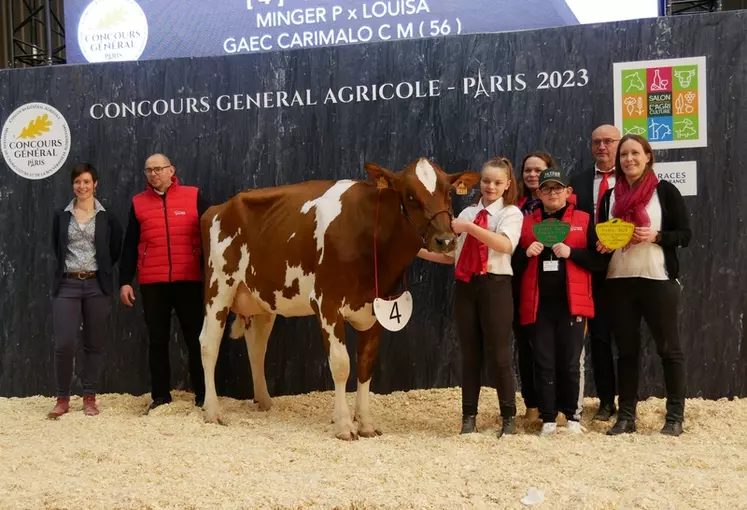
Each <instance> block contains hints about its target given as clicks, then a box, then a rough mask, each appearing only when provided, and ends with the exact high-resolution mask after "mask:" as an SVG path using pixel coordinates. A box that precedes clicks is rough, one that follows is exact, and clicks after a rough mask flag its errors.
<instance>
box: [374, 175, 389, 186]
mask: <svg viewBox="0 0 747 510" xmlns="http://www.w3.org/2000/svg"><path fill="white" fill-rule="evenodd" d="M376 187H377V188H379V189H385V188H388V187H389V183H388V182H387V181H386V179H385V178H384V176H383V175H382V176H381V177H379V178H378V179H376Z"/></svg>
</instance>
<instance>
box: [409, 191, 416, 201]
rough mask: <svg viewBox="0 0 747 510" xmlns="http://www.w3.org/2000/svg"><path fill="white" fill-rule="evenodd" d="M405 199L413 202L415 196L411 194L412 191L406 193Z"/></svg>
mask: <svg viewBox="0 0 747 510" xmlns="http://www.w3.org/2000/svg"><path fill="white" fill-rule="evenodd" d="M407 200H409V201H410V202H414V201H415V197H414V196H413V195H412V193H408V194H407Z"/></svg>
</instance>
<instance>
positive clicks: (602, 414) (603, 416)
mask: <svg viewBox="0 0 747 510" xmlns="http://www.w3.org/2000/svg"><path fill="white" fill-rule="evenodd" d="M616 411H617V409H615V404H614V403H611V404H608V403H605V402H602V403H600V404H599V411H597V414H596V415H594V419H595V420H598V421H610V418H612V415H613V414H615V412H616Z"/></svg>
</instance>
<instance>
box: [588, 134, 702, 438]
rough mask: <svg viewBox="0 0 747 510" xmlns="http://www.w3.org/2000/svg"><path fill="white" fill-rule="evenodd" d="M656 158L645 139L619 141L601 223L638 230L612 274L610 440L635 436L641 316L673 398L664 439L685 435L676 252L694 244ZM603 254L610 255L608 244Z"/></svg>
mask: <svg viewBox="0 0 747 510" xmlns="http://www.w3.org/2000/svg"><path fill="white" fill-rule="evenodd" d="M653 165H654V154H653V151H652V150H651V146H650V145H649V143H648V142H647V141H646V140H645V139H644V138H642V137H640V136H638V135H626V136H624V137H623V138H622V139H621V140H620V145H619V146H618V149H617V157H616V161H615V178H616V184H615V187H614V188H613V189H610V190H609V191H607V193H605V195H604V198H603V199H602V205H601V218H600V221H606V220H607V219H610V218H619V219H621V220H624V221H627V222H630V223H633V224H635V231H634V234H633V238H632V239H631V241H630V243H629V244H628V245H627V246H626V247H624V248H622V249H619V250H615V252H614V253H613V254H612V259H611V260H610V264H609V269H608V270H607V280H608V281H609V290H610V295H611V296H612V302H611V303H610V305H611V317H612V329H613V332H614V335H615V342H616V343H617V346H618V351H619V359H618V385H619V390H620V400H619V413H618V417H617V422H616V423H615V425H614V426H613V427H612V428H611V429H610V430H608V431H607V434H609V435H618V434H624V433H632V432H635V430H636V426H635V418H636V405H637V404H638V367H639V357H640V351H641V318H643V319H645V321H646V324H647V325H648V327H649V330H650V331H651V335H652V336H653V338H654V341H655V342H656V351H657V353H658V354H659V356H660V357H661V361H662V365H663V369H664V382H665V386H666V393H667V414H666V423H665V424H664V427H663V428H662V429H661V433H662V434H665V435H670V436H679V435H680V434H682V423H683V420H684V411H685V358H684V355H683V352H682V346H681V343H680V335H679V332H678V329H677V313H678V311H679V307H680V284H679V281H678V277H679V261H678V259H677V251H676V250H677V248H678V247H685V246H687V245H688V243H689V242H690V236H691V232H690V221H689V216H688V212H687V208H686V207H685V201H684V199H683V198H682V195H681V194H680V192H679V190H678V189H677V188H676V187H675V186H674V185H673V184H672V183H670V182H667V181H659V180H658V178H657V177H656V174H655V173H654V170H653ZM597 249H598V250H599V251H600V252H604V253H609V252H610V250H608V249H607V248H606V247H604V246H603V245H602V244H601V243H598V244H597Z"/></svg>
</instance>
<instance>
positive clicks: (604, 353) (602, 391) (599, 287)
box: [571, 124, 621, 421]
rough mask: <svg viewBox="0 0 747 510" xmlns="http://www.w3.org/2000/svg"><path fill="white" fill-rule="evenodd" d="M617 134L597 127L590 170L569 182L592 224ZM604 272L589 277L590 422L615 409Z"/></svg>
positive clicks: (609, 175) (610, 181) (610, 174)
mask: <svg viewBox="0 0 747 510" xmlns="http://www.w3.org/2000/svg"><path fill="white" fill-rule="evenodd" d="M620 138H621V136H620V131H619V130H618V129H617V128H616V127H615V126H611V125H609V124H605V125H602V126H599V127H598V128H596V129H595V130H594V131H593V132H592V133H591V155H592V157H593V158H594V168H588V169H587V170H584V171H582V172H579V173H578V174H577V175H575V176H574V178H573V179H572V181H571V186H572V187H573V191H574V193H575V194H576V197H577V201H578V205H577V208H578V209H580V210H582V211H585V212H587V213H589V215H590V216H591V218H592V221H593V222H594V223H595V224H596V222H597V220H598V219H599V217H598V212H599V201H600V200H601V198H602V196H603V195H604V192H605V191H606V190H607V189H610V188H613V187H614V186H615V157H616V155H617V146H618V144H619V143H620ZM606 276H607V275H606V271H601V272H594V273H592V293H593V295H594V318H593V319H591V320H590V321H589V336H590V337H591V363H592V370H593V371H594V384H595V385H596V387H597V396H598V397H599V401H600V405H599V411H598V412H597V414H596V416H594V419H596V420H600V421H609V419H610V418H611V417H612V415H613V414H615V412H616V411H617V410H616V408H615V394H616V390H615V387H616V385H615V364H614V360H613V357H612V329H611V325H610V321H609V318H608V314H609V312H608V311H607V310H606V300H605V279H606Z"/></svg>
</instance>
